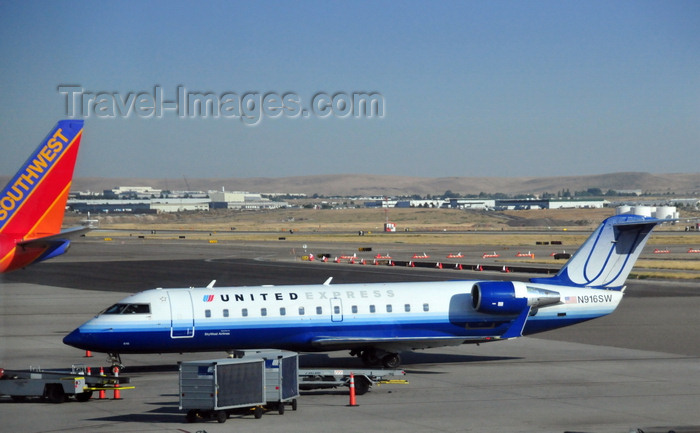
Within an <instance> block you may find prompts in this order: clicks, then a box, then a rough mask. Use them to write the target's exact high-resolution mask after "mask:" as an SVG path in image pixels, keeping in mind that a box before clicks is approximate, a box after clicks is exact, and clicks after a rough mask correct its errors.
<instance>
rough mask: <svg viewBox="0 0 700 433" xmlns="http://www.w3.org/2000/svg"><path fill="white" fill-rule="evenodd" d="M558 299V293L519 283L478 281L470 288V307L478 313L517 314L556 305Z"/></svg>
mask: <svg viewBox="0 0 700 433" xmlns="http://www.w3.org/2000/svg"><path fill="white" fill-rule="evenodd" d="M560 298H561V296H560V295H559V292H555V291H554V290H546V289H540V288H537V287H531V286H528V285H527V284H526V283H523V282H520V281H479V282H478V283H475V284H474V285H473V286H472V306H473V307H474V309H475V310H476V311H478V312H480V313H488V314H519V313H520V312H521V311H523V309H525V308H527V307H532V308H533V309H536V308H540V307H546V306H548V305H554V304H558V303H559V302H560Z"/></svg>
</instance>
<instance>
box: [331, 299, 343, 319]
mask: <svg viewBox="0 0 700 433" xmlns="http://www.w3.org/2000/svg"><path fill="white" fill-rule="evenodd" d="M342 321H343V303H342V301H341V300H340V298H331V322H342Z"/></svg>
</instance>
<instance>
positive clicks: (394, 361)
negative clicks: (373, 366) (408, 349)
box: [382, 353, 401, 368]
mask: <svg viewBox="0 0 700 433" xmlns="http://www.w3.org/2000/svg"><path fill="white" fill-rule="evenodd" d="M382 365H383V366H384V367H386V368H398V366H399V365H401V357H400V356H399V354H398V353H389V354H386V355H384V356H383V357H382Z"/></svg>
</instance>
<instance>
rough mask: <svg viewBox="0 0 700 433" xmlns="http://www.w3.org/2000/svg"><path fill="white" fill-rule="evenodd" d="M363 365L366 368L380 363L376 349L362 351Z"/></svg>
mask: <svg viewBox="0 0 700 433" xmlns="http://www.w3.org/2000/svg"><path fill="white" fill-rule="evenodd" d="M362 363H363V364H365V365H366V366H372V365H377V364H378V363H379V358H377V354H376V352H375V351H374V349H367V350H363V351H362Z"/></svg>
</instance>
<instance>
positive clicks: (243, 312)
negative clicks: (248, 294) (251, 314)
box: [241, 308, 248, 317]
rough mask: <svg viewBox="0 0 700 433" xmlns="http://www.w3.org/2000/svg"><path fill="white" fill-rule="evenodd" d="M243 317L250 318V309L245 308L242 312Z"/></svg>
mask: <svg viewBox="0 0 700 433" xmlns="http://www.w3.org/2000/svg"><path fill="white" fill-rule="evenodd" d="M241 316H243V317H248V309H247V308H244V309H242V310H241Z"/></svg>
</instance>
